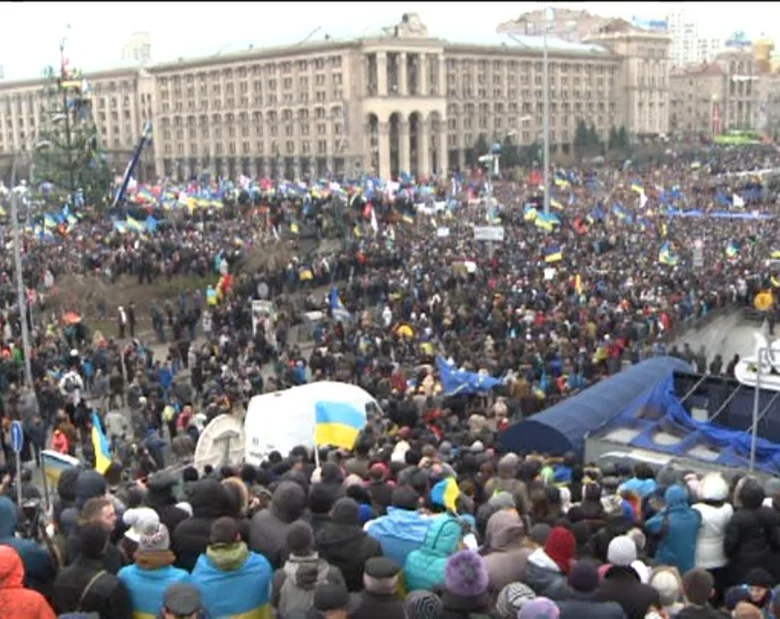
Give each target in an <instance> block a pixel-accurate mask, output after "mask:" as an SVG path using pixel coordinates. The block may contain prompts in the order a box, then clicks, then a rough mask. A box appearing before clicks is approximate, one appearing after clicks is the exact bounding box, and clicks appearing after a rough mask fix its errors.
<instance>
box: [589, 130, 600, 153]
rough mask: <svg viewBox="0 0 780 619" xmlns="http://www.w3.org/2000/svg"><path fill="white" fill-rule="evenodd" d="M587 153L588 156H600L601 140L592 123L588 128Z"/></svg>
mask: <svg viewBox="0 0 780 619" xmlns="http://www.w3.org/2000/svg"><path fill="white" fill-rule="evenodd" d="M587 151H588V155H590V156H594V155H599V154H601V139H600V138H599V134H598V132H597V131H596V126H595V125H594V124H593V123H590V127H589V128H588V147H587Z"/></svg>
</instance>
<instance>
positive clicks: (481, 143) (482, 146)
mask: <svg viewBox="0 0 780 619" xmlns="http://www.w3.org/2000/svg"><path fill="white" fill-rule="evenodd" d="M474 149H475V150H476V151H477V157H481V156H482V155H487V154H488V153H489V152H490V144H488V141H487V137H485V134H484V133H480V134H479V137H478V138H477V143H476V144H475V145H474Z"/></svg>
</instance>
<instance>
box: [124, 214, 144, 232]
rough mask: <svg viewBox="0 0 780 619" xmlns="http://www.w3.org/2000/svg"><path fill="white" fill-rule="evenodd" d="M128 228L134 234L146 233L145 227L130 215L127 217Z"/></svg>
mask: <svg viewBox="0 0 780 619" xmlns="http://www.w3.org/2000/svg"><path fill="white" fill-rule="evenodd" d="M126 223H127V228H128V229H129V230H132V231H133V232H143V231H144V225H143V224H142V223H141V222H140V221H138V220H137V219H134V218H133V217H130V215H128V216H127V221H126Z"/></svg>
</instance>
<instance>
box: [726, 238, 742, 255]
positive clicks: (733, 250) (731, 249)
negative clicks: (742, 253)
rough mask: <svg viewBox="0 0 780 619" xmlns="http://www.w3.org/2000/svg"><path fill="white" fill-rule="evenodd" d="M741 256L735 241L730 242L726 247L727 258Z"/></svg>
mask: <svg viewBox="0 0 780 619" xmlns="http://www.w3.org/2000/svg"><path fill="white" fill-rule="evenodd" d="M738 255H739V245H737V243H735V242H734V241H729V244H728V245H727V246H726V257H727V258H736V257H737V256H738Z"/></svg>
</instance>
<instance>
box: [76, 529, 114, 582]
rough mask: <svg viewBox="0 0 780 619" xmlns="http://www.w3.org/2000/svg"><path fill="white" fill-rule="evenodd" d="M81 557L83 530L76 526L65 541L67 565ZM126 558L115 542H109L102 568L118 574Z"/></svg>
mask: <svg viewBox="0 0 780 619" xmlns="http://www.w3.org/2000/svg"><path fill="white" fill-rule="evenodd" d="M80 557H81V530H80V528H79V527H76V528H75V529H74V530H73V532H72V533H71V534H70V535H68V539H67V540H66V542H65V565H72V564H73V563H75V562H76V561H77V560H78V559H79V558H80ZM124 564H125V560H124V557H123V556H122V553H121V552H120V551H119V548H117V547H116V546H114V545H113V544H109V545H108V547H107V548H106V552H105V554H104V555H103V560H102V566H103V567H102V569H104V570H106V571H107V572H108V573H109V574H113V575H115V576H116V575H117V574H118V573H119V570H121V569H122V568H123V567H124Z"/></svg>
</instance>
